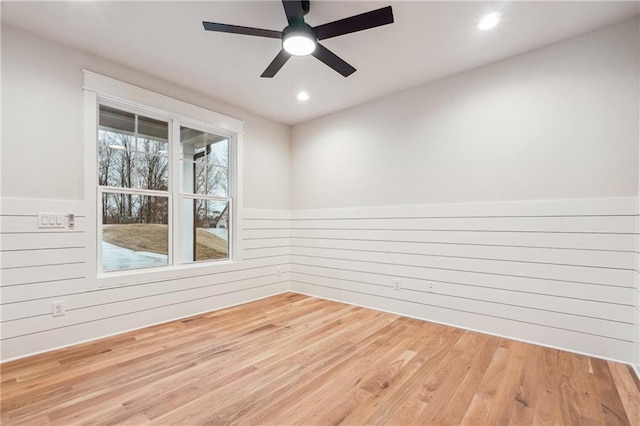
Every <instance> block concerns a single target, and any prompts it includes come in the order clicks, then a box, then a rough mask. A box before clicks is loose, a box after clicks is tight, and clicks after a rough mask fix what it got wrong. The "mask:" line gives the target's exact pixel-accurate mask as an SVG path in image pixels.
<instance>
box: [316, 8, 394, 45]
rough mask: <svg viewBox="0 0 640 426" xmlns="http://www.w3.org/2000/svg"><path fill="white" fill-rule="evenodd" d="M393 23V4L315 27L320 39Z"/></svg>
mask: <svg viewBox="0 0 640 426" xmlns="http://www.w3.org/2000/svg"><path fill="white" fill-rule="evenodd" d="M392 23H393V11H392V10H391V6H387V7H383V8H382V9H377V10H372V11H371V12H365V13H361V14H360V15H355V16H352V17H350V18H345V19H340V20H339V21H334V22H329V23H328V24H323V25H318V26H317V27H314V30H315V31H316V34H317V35H318V40H324V39H327V38H331V37H336V36H340V35H343V34H349V33H355V32H357V31H362V30H368V29H369V28H375V27H379V26H381V25H387V24H392Z"/></svg>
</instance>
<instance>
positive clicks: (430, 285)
mask: <svg viewBox="0 0 640 426" xmlns="http://www.w3.org/2000/svg"><path fill="white" fill-rule="evenodd" d="M427 291H428V292H429V293H435V292H436V285H435V284H434V283H432V282H428V283H427Z"/></svg>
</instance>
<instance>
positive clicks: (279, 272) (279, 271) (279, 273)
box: [278, 268, 282, 277]
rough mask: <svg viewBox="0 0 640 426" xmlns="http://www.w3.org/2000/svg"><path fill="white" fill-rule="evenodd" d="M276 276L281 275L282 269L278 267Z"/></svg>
mask: <svg viewBox="0 0 640 426" xmlns="http://www.w3.org/2000/svg"><path fill="white" fill-rule="evenodd" d="M278 276H279V277H281V276H282V269H280V268H278Z"/></svg>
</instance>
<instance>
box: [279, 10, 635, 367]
mask: <svg viewBox="0 0 640 426" xmlns="http://www.w3.org/2000/svg"><path fill="white" fill-rule="evenodd" d="M638 71H639V68H638V22H637V21H629V22H626V23H622V24H619V25H616V26H613V27H609V28H605V29H603V30H600V31H597V32H594V33H590V34H587V35H584V36H581V37H577V38H575V39H571V40H567V41H564V42H561V43H558V44H555V45H552V46H548V47H546V48H543V49H540V50H537V51H533V52H530V53H527V54H524V55H520V56H517V57H513V58H510V59H507V60H505V61H502V62H499V63H496V64H492V65H489V66H486V67H482V68H478V69H476V70H472V71H470V72H466V73H464V74H460V75H457V76H453V77H451V78H447V79H443V80H440V81H438V82H434V83H432V84H427V85H424V86H421V87H418V88H415V89H412V90H409V91H406V92H402V93H398V94H394V95H391V96H389V97H386V98H383V99H379V100H376V101H373V102H370V103H367V104H364V105H361V106H358V107H355V108H352V109H349V110H346V111H342V112H339V113H336V114H332V115H329V116H326V117H323V118H320V119H317V120H313V121H310V122H307V123H304V124H301V125H298V126H295V127H294V128H293V130H292V179H291V181H292V194H293V198H292V199H293V206H294V210H293V213H292V231H291V232H292V233H291V250H292V251H291V268H292V269H291V271H292V273H291V277H292V284H291V286H292V289H293V290H294V291H300V292H304V293H308V294H312V295H317V296H320V297H326V298H331V299H337V300H342V301H346V302H349V303H354V304H359V305H364V306H370V307H374V308H377V309H382V310H388V311H393V312H397V313H400V314H405V315H411V316H415V317H418V318H423V319H427V320H431V321H438V322H443V323H447V324H452V325H455V326H461V327H465V328H471V329H477V330H480V331H484V332H489V333H494V334H498V335H504V336H508V337H511V338H516V339H522V340H527V341H532V342H536V343H540V344H544V345H548V346H554V347H560V348H563V349H568V350H572V351H576V352H582V353H588V354H593V355H596V356H600V357H605V358H611V359H616V360H622V361H624V362H628V363H632V362H634V355H633V354H634V350H635V349H634V347H636V344H634V341H637V335H636V334H637V331H635V332H634V323H636V322H637V312H638V311H637V303H638V302H637V291H636V289H635V285H636V284H635V277H636V275H637V274H636V272H635V261H634V258H635V250H636V248H635V239H636V235H635V232H636V221H637V214H638V208H637V206H636V199H637V198H636V197H637V196H638V140H639V129H638V116H639V108H638V90H639V89H638V75H639V73H638ZM540 200H542V201H540ZM394 278H399V279H400V280H401V287H402V289H401V290H394V289H393V288H392V283H393V279H394ZM430 283H431V284H432V285H433V287H431V288H433V290H430V285H429V284H430ZM636 330H637V328H636Z"/></svg>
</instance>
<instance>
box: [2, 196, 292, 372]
mask: <svg viewBox="0 0 640 426" xmlns="http://www.w3.org/2000/svg"><path fill="white" fill-rule="evenodd" d="M38 212H47V213H54V212H60V213H74V214H75V215H76V227H75V229H74V230H68V229H60V230H58V229H51V230H48V229H39V228H38V220H37V214H38ZM85 216H86V211H85V206H84V203H83V202H81V201H60V200H27V199H3V200H2V211H1V215H0V238H1V242H0V260H1V263H0V274H1V287H0V291H1V293H0V303H1V311H2V313H1V319H2V325H1V331H2V334H1V339H2V340H1V342H0V343H1V349H2V360H3V361H6V360H9V359H14V358H19V357H23V356H27V355H30V354H34V353H38V352H43V351H48V350H52V349H55V348H58V347H62V346H67V345H71V344H75V343H79V342H83V341H87V340H93V339H97V338H100V337H104V336H108V335H112V334H117V333H121V332H124V331H127V330H132V329H136V328H141V327H145V326H149V325H152V324H157V323H161V322H166V321H170V320H173V319H177V318H181V317H185V316H190V315H195V314H198V313H201V312H208V311H212V310H216V309H219V308H222V307H225V306H231V305H235V304H239V303H244V302H247V301H250V300H254V299H259V298H263V297H268V296H271V295H274V294H278V293H282V292H284V291H287V290H288V289H289V232H290V225H289V216H290V212H289V211H280V210H252V209H245V210H244V211H243V216H244V219H243V221H242V224H241V227H242V233H241V234H242V244H241V252H240V255H241V261H239V262H238V263H234V264H227V265H219V266H215V267H213V268H209V267H203V268H190V269H183V270H179V271H175V270H174V271H166V272H157V273H147V274H137V275H133V276H131V279H130V280H127V281H128V282H127V283H126V284H124V285H119V286H114V287H109V288H98V287H100V286H99V285H96V284H95V282H93V281H95V279H96V278H95V273H93V274H92V273H91V272H90V271H87V267H86V265H87V263H88V262H87V259H89V256H95V248H93V247H86V241H87V240H88V238H86V237H87V234H88V233H89V232H95V230H94V229H93V227H92V229H88V226H87V224H88V223H89V222H90V221H88V220H87V217H85ZM60 300H64V302H65V306H66V315H65V316H60V317H53V316H52V315H51V310H52V306H51V304H52V302H54V301H60Z"/></svg>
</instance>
